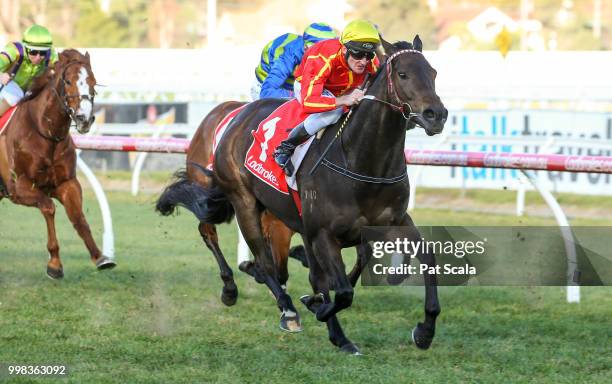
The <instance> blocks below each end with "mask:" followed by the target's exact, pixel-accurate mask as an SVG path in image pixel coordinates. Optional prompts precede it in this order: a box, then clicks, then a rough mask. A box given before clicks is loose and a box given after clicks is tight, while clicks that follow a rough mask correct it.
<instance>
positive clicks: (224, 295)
mask: <svg viewBox="0 0 612 384" xmlns="http://www.w3.org/2000/svg"><path fill="white" fill-rule="evenodd" d="M198 230H199V231H200V235H201V236H202V239H203V240H204V243H205V244H206V246H207V247H208V249H210V251H211V252H212V253H213V255H214V256H215V259H216V260H217V264H219V270H220V272H221V280H223V291H222V292H221V301H222V302H223V304H225V305H227V306H232V305H234V304H236V299H237V298H238V287H236V283H235V282H234V274H233V273H232V269H231V268H230V267H229V265H227V261H226V260H225V257H223V253H222V252H221V249H220V248H219V238H218V236H217V228H216V227H215V226H214V225H213V224H206V223H200V225H199V226H198Z"/></svg>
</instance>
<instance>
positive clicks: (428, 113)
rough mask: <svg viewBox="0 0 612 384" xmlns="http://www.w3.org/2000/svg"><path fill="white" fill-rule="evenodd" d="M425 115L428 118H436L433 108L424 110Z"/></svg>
mask: <svg viewBox="0 0 612 384" xmlns="http://www.w3.org/2000/svg"><path fill="white" fill-rule="evenodd" d="M423 117H425V118H426V119H427V120H435V119H436V113H435V112H434V111H433V109H429V108H428V109H426V110H425V111H424V112H423Z"/></svg>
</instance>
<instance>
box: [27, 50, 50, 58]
mask: <svg viewBox="0 0 612 384" xmlns="http://www.w3.org/2000/svg"><path fill="white" fill-rule="evenodd" d="M46 54H47V51H37V50H36V49H30V50H29V51H28V55H32V56H44V55H46Z"/></svg>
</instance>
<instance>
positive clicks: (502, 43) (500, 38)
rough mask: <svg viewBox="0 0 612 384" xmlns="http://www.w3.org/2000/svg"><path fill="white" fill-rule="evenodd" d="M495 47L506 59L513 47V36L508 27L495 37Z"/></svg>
mask: <svg viewBox="0 0 612 384" xmlns="http://www.w3.org/2000/svg"><path fill="white" fill-rule="evenodd" d="M495 45H496V46H497V49H499V52H500V53H501V54H502V56H503V57H506V55H507V54H508V51H509V50H510V47H511V46H512V35H511V34H510V32H508V30H507V29H506V27H504V28H502V30H501V32H499V33H498V34H497V36H495Z"/></svg>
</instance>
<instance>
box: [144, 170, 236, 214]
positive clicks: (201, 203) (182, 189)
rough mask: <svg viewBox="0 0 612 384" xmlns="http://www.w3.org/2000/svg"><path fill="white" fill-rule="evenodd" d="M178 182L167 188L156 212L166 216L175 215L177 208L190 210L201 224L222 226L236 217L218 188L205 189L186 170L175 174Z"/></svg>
mask: <svg viewBox="0 0 612 384" xmlns="http://www.w3.org/2000/svg"><path fill="white" fill-rule="evenodd" d="M174 178H175V179H176V181H175V182H174V183H172V184H170V185H169V186H167V187H166V189H165V190H164V192H163V193H162V194H161V196H160V197H159V199H157V204H156V205H155V210H156V211H158V212H159V213H160V214H162V215H164V216H168V215H171V214H172V213H174V209H175V208H176V207H177V206H181V207H184V208H187V209H188V210H190V211H191V212H192V213H193V214H194V215H195V216H196V217H197V218H198V220H200V222H204V223H208V224H221V223H224V222H230V221H231V220H232V218H233V217H234V207H232V204H230V202H229V200H228V199H227V196H225V194H224V193H223V192H222V191H221V190H220V189H219V188H218V187H212V188H204V187H202V186H201V185H200V184H197V183H194V182H192V181H190V180H189V179H188V178H187V172H186V171H185V170H179V171H177V172H176V173H175V174H174Z"/></svg>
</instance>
